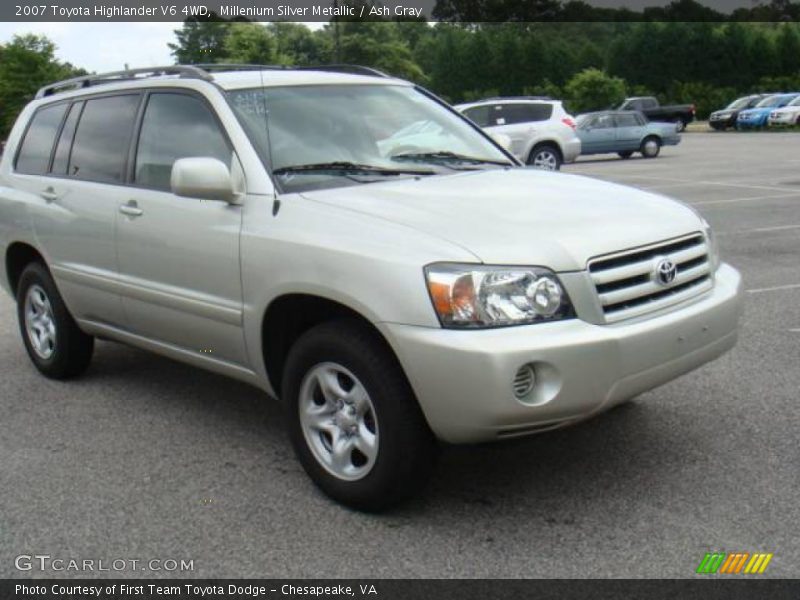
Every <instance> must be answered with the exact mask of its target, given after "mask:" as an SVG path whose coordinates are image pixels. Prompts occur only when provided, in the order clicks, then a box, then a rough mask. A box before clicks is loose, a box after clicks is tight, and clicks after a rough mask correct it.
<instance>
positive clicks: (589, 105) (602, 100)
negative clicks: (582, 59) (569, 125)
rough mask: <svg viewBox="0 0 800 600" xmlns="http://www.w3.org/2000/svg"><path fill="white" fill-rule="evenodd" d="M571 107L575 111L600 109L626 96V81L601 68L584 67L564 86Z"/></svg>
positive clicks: (616, 102) (618, 101)
mask: <svg viewBox="0 0 800 600" xmlns="http://www.w3.org/2000/svg"><path fill="white" fill-rule="evenodd" d="M564 91H565V93H566V95H567V102H568V103H569V107H570V109H571V110H572V111H574V112H586V111H590V110H600V109H603V108H608V107H609V106H613V105H615V104H618V103H620V102H621V101H622V100H623V99H624V98H625V93H626V85H625V81H623V80H622V79H620V78H619V77H612V76H610V75H608V74H607V73H606V72H605V71H601V70H600V69H593V68H589V69H584V70H583V71H581V72H580V73H578V74H577V75H575V76H574V77H573V78H572V79H570V80H569V81H568V82H567V85H566V86H565V87H564Z"/></svg>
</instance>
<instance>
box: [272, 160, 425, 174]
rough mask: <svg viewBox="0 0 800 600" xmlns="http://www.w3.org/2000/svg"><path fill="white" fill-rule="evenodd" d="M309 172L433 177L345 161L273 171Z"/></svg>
mask: <svg viewBox="0 0 800 600" xmlns="http://www.w3.org/2000/svg"><path fill="white" fill-rule="evenodd" d="M309 172H322V173H324V172H329V173H344V174H354V173H364V174H366V175H433V174H434V171H431V170H430V169H391V168H388V167H380V166H377V165H362V164H358V163H353V162H347V161H338V162H327V163H313V164H308V165H290V166H288V167H281V168H280V169H275V170H274V171H273V173H274V174H275V175H286V174H290V173H309Z"/></svg>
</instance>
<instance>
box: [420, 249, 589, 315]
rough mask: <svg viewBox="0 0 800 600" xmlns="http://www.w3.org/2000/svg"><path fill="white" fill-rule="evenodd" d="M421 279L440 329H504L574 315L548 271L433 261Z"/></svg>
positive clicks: (561, 290)
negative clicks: (425, 286) (424, 280)
mask: <svg viewBox="0 0 800 600" xmlns="http://www.w3.org/2000/svg"><path fill="white" fill-rule="evenodd" d="M425 278H426V280H427V284H428V291H429V293H430V295H431V300H432V301H433V307H434V309H435V310H436V314H437V315H438V316H439V320H440V321H441V323H442V326H443V327H450V328H485V327H506V326H509V325H525V324H528V323H538V322H541V321H555V320H559V319H566V318H571V317H573V316H575V315H574V311H573V310H572V305H571V303H570V301H569V298H568V297H567V292H566V291H565V290H564V288H563V287H562V285H561V282H560V281H559V280H558V277H556V275H555V273H553V272H552V271H550V270H549V269H544V268H541V267H483V266H479V265H459V264H452V263H439V264H434V265H429V266H428V267H426V268H425Z"/></svg>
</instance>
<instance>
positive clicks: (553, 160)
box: [528, 144, 563, 171]
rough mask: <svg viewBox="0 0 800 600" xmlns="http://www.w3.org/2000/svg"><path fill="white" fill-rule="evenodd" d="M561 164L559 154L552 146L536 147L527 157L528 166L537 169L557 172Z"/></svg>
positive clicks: (542, 145)
mask: <svg viewBox="0 0 800 600" xmlns="http://www.w3.org/2000/svg"><path fill="white" fill-rule="evenodd" d="M562 162H563V161H562V158H561V152H560V151H559V149H558V148H556V147H555V146H554V145H552V144H541V145H539V146H536V147H535V148H534V149H533V150H531V153H530V154H529V155H528V164H529V165H530V166H532V167H536V168H537V169H545V170H547V171H558V170H559V169H560V168H561V163H562Z"/></svg>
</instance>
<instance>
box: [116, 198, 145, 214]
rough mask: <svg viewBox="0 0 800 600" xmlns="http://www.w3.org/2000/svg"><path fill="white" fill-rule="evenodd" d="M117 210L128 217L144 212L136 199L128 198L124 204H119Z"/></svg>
mask: <svg viewBox="0 0 800 600" xmlns="http://www.w3.org/2000/svg"><path fill="white" fill-rule="evenodd" d="M119 212H121V213H122V214H123V215H128V216H129V217H141V216H142V215H143V214H144V211H143V210H142V209H141V208H139V205H138V204H137V203H136V200H129V201H128V202H126V203H125V204H120V207H119Z"/></svg>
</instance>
